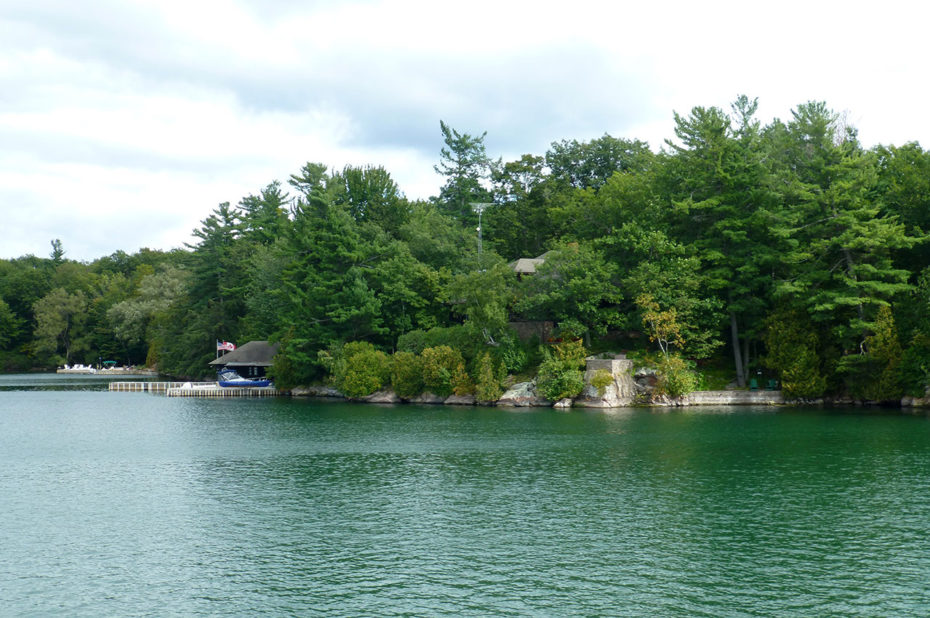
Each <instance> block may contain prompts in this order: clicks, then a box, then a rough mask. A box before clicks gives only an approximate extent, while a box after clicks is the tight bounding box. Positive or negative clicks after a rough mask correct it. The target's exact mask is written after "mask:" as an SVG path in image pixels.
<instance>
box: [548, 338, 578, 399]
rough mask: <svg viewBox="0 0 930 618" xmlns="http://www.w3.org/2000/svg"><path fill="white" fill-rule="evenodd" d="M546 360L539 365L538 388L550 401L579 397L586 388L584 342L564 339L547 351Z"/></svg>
mask: <svg viewBox="0 0 930 618" xmlns="http://www.w3.org/2000/svg"><path fill="white" fill-rule="evenodd" d="M544 354H545V357H546V358H545V360H543V362H542V364H541V365H540V366H539V374H538V375H537V377H536V389H537V390H538V391H539V392H540V393H542V395H543V397H545V398H546V399H548V400H549V401H558V400H560V399H565V398H566V397H577V396H578V395H579V394H580V393H581V391H582V390H584V374H583V373H582V372H581V367H583V366H584V356H585V350H584V345H583V344H582V342H581V341H580V340H579V341H564V342H562V343H560V344H558V345H557V346H555V347H554V348H553V350H552V351H551V352H550V351H548V350H547V351H545V352H544Z"/></svg>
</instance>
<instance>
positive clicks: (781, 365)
mask: <svg viewBox="0 0 930 618" xmlns="http://www.w3.org/2000/svg"><path fill="white" fill-rule="evenodd" d="M764 341H765V348H766V350H767V352H768V353H767V354H766V355H765V356H764V357H763V358H762V363H763V365H765V366H766V367H768V368H769V369H773V370H775V371H777V372H778V376H779V379H780V382H781V387H782V391H783V392H784V394H785V396H786V397H789V398H791V397H801V398H806V399H814V398H817V397H820V396H821V395H823V393H824V391H825V390H826V388H827V379H826V377H825V376H824V374H823V372H822V371H821V364H822V363H821V359H820V356H819V354H818V351H817V350H818V344H819V341H818V337H817V333H816V331H814V328H813V326H812V325H811V323H810V319H809V318H808V316H807V315H806V314H805V313H804V312H802V311H800V310H798V309H792V308H781V309H779V310H777V311H775V312H774V313H773V314H772V315H770V316H769V318H768V319H767V320H766V330H765V336H764Z"/></svg>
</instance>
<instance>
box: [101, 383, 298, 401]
mask: <svg viewBox="0 0 930 618" xmlns="http://www.w3.org/2000/svg"><path fill="white" fill-rule="evenodd" d="M109 389H110V391H112V392H118V393H164V394H165V395H167V396H168V397H207V398H225V397H277V396H279V395H284V394H285V393H284V392H282V391H279V390H277V389H276V388H273V387H271V386H259V387H256V386H251V387H242V388H239V387H234V386H220V385H218V384H217V383H216V382H110V385H109Z"/></svg>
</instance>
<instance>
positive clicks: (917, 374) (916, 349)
mask: <svg viewBox="0 0 930 618" xmlns="http://www.w3.org/2000/svg"><path fill="white" fill-rule="evenodd" d="M901 382H902V385H903V388H904V390H905V392H906V393H907V394H908V395H911V396H913V397H923V396H924V395H925V394H926V392H927V386H928V385H930V337H928V336H927V335H925V334H923V333H917V334H915V335H914V336H913V337H912V338H911V343H910V345H908V346H907V348H906V349H905V350H904V353H903V354H902V355H901Z"/></svg>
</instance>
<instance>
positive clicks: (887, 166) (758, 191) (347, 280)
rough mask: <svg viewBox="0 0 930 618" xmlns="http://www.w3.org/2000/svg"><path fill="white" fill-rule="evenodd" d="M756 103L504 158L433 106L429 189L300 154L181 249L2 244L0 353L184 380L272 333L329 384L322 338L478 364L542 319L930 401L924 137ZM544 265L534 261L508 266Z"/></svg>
mask: <svg viewBox="0 0 930 618" xmlns="http://www.w3.org/2000/svg"><path fill="white" fill-rule="evenodd" d="M757 107H758V105H757V101H756V100H754V99H750V98H748V97H745V96H740V97H738V98H737V100H736V101H734V103H733V104H732V106H731V107H730V108H729V109H720V108H717V107H706V108H705V107H694V108H693V109H691V110H690V111H689V112H688V113H686V114H679V113H675V114H674V127H673V129H674V135H675V139H673V140H669V141H667V142H666V143H665V144H663V145H661V147H660V148H658V149H656V150H653V149H650V147H649V145H647V144H646V143H644V142H641V141H639V140H636V139H626V138H619V137H613V136H611V135H608V134H604V135H603V136H602V137H599V138H596V139H592V140H589V141H578V140H574V139H566V140H562V141H558V142H553V143H552V144H551V146H550V148H549V150H547V151H546V152H545V153H537V154H524V155H523V156H521V157H520V158H518V159H516V160H513V161H506V162H505V161H502V160H501V159H496V160H495V159H493V158H491V157H490V156H489V155H488V153H487V152H486V148H485V144H484V140H485V134H484V133H467V132H460V131H458V130H456V129H454V128H452V127H450V126H448V125H447V124H446V123H445V122H440V126H439V135H440V136H441V138H442V141H443V146H442V147H441V149H440V151H439V153H438V162H437V164H436V165H435V168H434V169H435V171H436V172H437V173H438V174H439V175H440V176H441V178H442V179H443V185H442V187H441V189H440V191H439V194H438V195H437V196H435V197H432V198H430V199H428V200H408V199H407V198H406V197H405V196H404V194H403V192H402V190H401V188H400V187H398V185H397V183H396V182H395V181H394V180H393V179H392V178H391V175H390V173H389V171H388V170H385V169H384V168H382V167H378V166H367V167H353V166H347V167H345V168H343V169H329V168H327V167H326V166H325V165H322V164H319V163H314V162H308V163H307V164H306V165H304V166H303V167H302V168H300V169H299V170H296V171H295V172H294V173H293V174H292V175H291V176H290V177H289V178H287V179H286V180H285V181H284V182H280V181H277V180H275V181H272V182H270V183H269V184H268V185H267V186H265V187H261V188H257V190H256V192H255V193H254V194H250V195H247V196H244V197H243V198H242V199H241V200H240V201H239V202H238V203H237V204H230V203H223V204H219V205H218V206H217V207H216V208H215V209H214V210H213V211H212V212H211V213H210V215H209V216H208V217H206V218H205V219H204V220H203V221H202V222H201V224H200V226H199V227H198V228H197V229H196V230H194V232H193V235H194V237H195V239H196V240H195V241H194V242H193V243H191V244H190V245H187V246H186V247H185V248H183V249H176V250H172V251H156V250H148V249H143V250H141V251H139V252H137V253H134V254H127V253H125V252H123V251H117V252H116V253H114V254H112V255H108V256H104V257H101V258H99V259H96V260H94V261H92V262H77V261H73V260H69V259H68V257H67V243H63V242H62V241H60V240H58V239H55V240H53V241H52V243H51V252H50V254H49V257H47V258H40V257H35V256H32V255H28V256H23V257H20V258H16V259H7V260H0V370H3V371H23V370H29V369H33V368H51V367H54V366H56V365H60V364H63V363H74V362H82V363H87V364H96V363H97V362H99V360H100V359H114V360H118V361H120V362H121V363H127V364H140V365H141V364H145V365H149V366H153V367H157V368H158V369H159V371H161V372H163V373H165V374H169V375H174V376H183V377H192V378H196V377H201V376H204V375H207V374H209V373H210V370H209V366H208V364H207V363H208V362H209V361H210V360H212V359H213V357H214V354H215V347H214V343H215V341H216V340H228V341H236V342H245V341H249V340H263V339H267V340H271V341H275V342H279V343H280V344H281V347H280V352H279V355H278V357H277V358H276V361H275V366H274V368H273V373H274V376H275V378H276V380H279V381H280V382H281V383H282V384H287V385H296V384H303V383H310V382H313V381H316V380H319V379H320V378H321V377H322V376H323V375H324V373H325V371H326V367H325V362H324V361H322V360H321V358H325V354H324V355H323V357H321V355H320V353H321V352H323V351H326V350H336V349H338V348H339V346H341V345H343V344H345V343H348V342H365V343H366V344H370V345H371V346H372V349H373V350H374V351H375V352H378V351H380V352H387V353H393V352H396V351H400V350H402V351H405V352H416V353H419V351H421V350H422V349H423V348H424V345H426V344H425V343H423V342H426V341H433V343H436V344H442V345H450V346H452V347H453V348H454V349H455V350H456V351H457V353H460V354H462V355H463V361H462V362H465V363H475V366H476V367H477V363H485V365H486V367H485V368H484V369H482V371H491V369H488V367H491V366H492V365H491V364H489V363H491V360H485V359H484V356H485V355H486V354H485V353H487V355H489V356H488V359H490V358H491V356H493V357H494V359H497V360H501V359H502V358H503V357H505V356H507V355H508V354H509V355H511V356H513V355H515V354H516V355H517V356H519V354H521V353H522V354H524V356H525V355H526V354H529V355H530V356H532V354H533V352H532V350H530V351H526V350H524V351H523V352H520V351H519V350H517V347H518V346H516V344H515V343H514V341H515V335H514V333H513V331H512V330H511V329H510V327H509V326H508V325H509V324H511V323H513V322H519V321H552V322H553V323H554V324H555V325H556V332H555V333H554V336H555V337H556V338H561V339H571V340H575V339H580V340H582V341H583V342H584V344H585V345H586V346H587V347H588V348H589V349H594V350H598V349H602V350H607V349H612V350H616V351H621V350H622V351H632V352H636V351H639V352H642V353H653V354H661V355H665V357H666V358H670V355H674V356H676V357H680V358H683V359H688V360H690V361H698V362H699V363H700V364H701V365H702V366H707V367H711V366H713V367H718V368H725V369H724V371H725V373H726V374H727V376H728V377H729V378H732V380H733V381H735V382H736V383H737V384H738V385H740V386H744V385H746V384H747V383H748V381H749V380H750V379H751V378H752V377H753V376H758V375H760V374H763V373H764V374H765V375H766V376H772V377H774V378H776V379H778V380H779V381H781V382H782V384H783V386H784V387H785V388H786V390H789V391H790V392H791V393H793V394H795V395H796V396H800V397H818V396H820V395H823V394H824V393H848V394H851V395H853V396H857V397H866V398H870V399H876V400H890V399H894V398H899V397H900V396H901V395H902V394H904V393H913V394H923V393H924V390H925V388H926V386H927V384H928V379H930V378H928V372H930V311H928V309H930V270H928V268H927V266H928V257H930V256H928V252H930V247H928V244H927V242H926V241H927V233H926V231H925V230H928V229H930V154H928V153H927V152H926V151H924V150H923V149H922V148H921V147H920V145H919V144H917V143H915V142H912V143H907V144H904V145H902V146H892V145H880V146H875V147H873V148H865V147H863V145H862V144H861V143H860V142H859V140H858V137H857V133H856V130H855V128H854V127H851V126H849V125H848V124H847V123H846V122H845V119H844V118H843V117H842V116H841V115H839V114H837V113H836V112H834V111H832V110H831V109H830V108H829V107H828V106H827V104H825V103H823V102H808V103H804V104H801V105H798V106H797V107H796V108H795V109H794V110H792V112H791V115H790V117H789V118H787V119H785V120H780V119H775V120H772V121H771V122H769V123H768V124H762V122H761V121H760V120H759V119H758V118H757V117H756V111H757ZM479 205H480V206H479ZM479 227H480V229H479V230H476V228H479ZM540 256H542V257H543V259H542V260H538V261H537V262H538V267H537V268H536V272H535V273H533V274H522V275H519V276H518V274H517V273H516V272H515V271H514V269H513V268H512V267H511V266H509V264H510V263H512V262H513V261H515V260H517V259H519V258H537V257H540ZM417 342H420V343H417ZM452 344H454V345H452ZM418 345H419V347H420V350H417V349H416V348H417V346H418ZM515 346H516V347H515ZM366 350H367V348H366ZM375 352H372V351H367V352H366V354H369V355H371V354H374V353H375ZM537 360H541V358H540V359H537ZM511 364H513V363H511ZM518 364H519V363H517V365H518ZM514 366H516V365H514Z"/></svg>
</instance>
